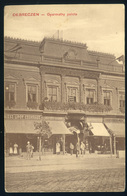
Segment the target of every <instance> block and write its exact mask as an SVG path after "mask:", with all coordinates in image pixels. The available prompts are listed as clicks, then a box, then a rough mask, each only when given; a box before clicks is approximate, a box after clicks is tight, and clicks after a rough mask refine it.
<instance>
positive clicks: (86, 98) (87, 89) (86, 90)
mask: <svg viewBox="0 0 127 196" xmlns="http://www.w3.org/2000/svg"><path fill="white" fill-rule="evenodd" d="M88 91H93V97H91V96H89V97H88V94H87V92H88ZM91 98H92V99H93V101H92V102H91V101H90V102H91V103H88V102H87V100H88V99H89V100H90V99H91ZM95 101H96V89H95V88H89V87H86V88H85V104H94V102H95Z"/></svg>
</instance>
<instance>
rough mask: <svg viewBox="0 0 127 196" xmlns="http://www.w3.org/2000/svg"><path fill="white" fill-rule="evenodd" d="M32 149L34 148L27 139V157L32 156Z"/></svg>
mask: <svg viewBox="0 0 127 196" xmlns="http://www.w3.org/2000/svg"><path fill="white" fill-rule="evenodd" d="M33 150H34V146H33V145H32V144H30V142H29V141H28V142H27V145H26V152H27V159H30V158H32V157H33Z"/></svg>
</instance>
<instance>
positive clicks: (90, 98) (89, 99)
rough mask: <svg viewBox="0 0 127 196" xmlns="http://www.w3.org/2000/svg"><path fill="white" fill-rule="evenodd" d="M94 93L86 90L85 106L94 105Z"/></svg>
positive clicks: (91, 90)
mask: <svg viewBox="0 0 127 196" xmlns="http://www.w3.org/2000/svg"><path fill="white" fill-rule="evenodd" d="M94 93H95V90H93V89H87V90H86V103H87V104H93V103H94Z"/></svg>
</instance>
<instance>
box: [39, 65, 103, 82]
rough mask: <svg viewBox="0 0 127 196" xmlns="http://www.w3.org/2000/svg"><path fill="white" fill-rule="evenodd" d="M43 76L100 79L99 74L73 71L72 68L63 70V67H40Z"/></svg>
mask: <svg viewBox="0 0 127 196" xmlns="http://www.w3.org/2000/svg"><path fill="white" fill-rule="evenodd" d="M40 72H41V75H44V74H57V75H60V76H73V77H79V78H81V77H82V78H90V79H96V80H97V79H98V78H99V73H98V72H94V71H85V70H73V69H71V68H64V67H63V68H61V67H52V68H51V67H49V66H40Z"/></svg>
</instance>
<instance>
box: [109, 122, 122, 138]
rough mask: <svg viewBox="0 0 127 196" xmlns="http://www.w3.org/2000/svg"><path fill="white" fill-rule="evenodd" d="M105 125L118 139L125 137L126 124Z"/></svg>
mask: <svg viewBox="0 0 127 196" xmlns="http://www.w3.org/2000/svg"><path fill="white" fill-rule="evenodd" d="M105 125H106V127H107V128H108V129H109V130H110V131H111V132H112V133H113V134H114V135H116V137H125V124H124V123H105Z"/></svg>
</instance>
